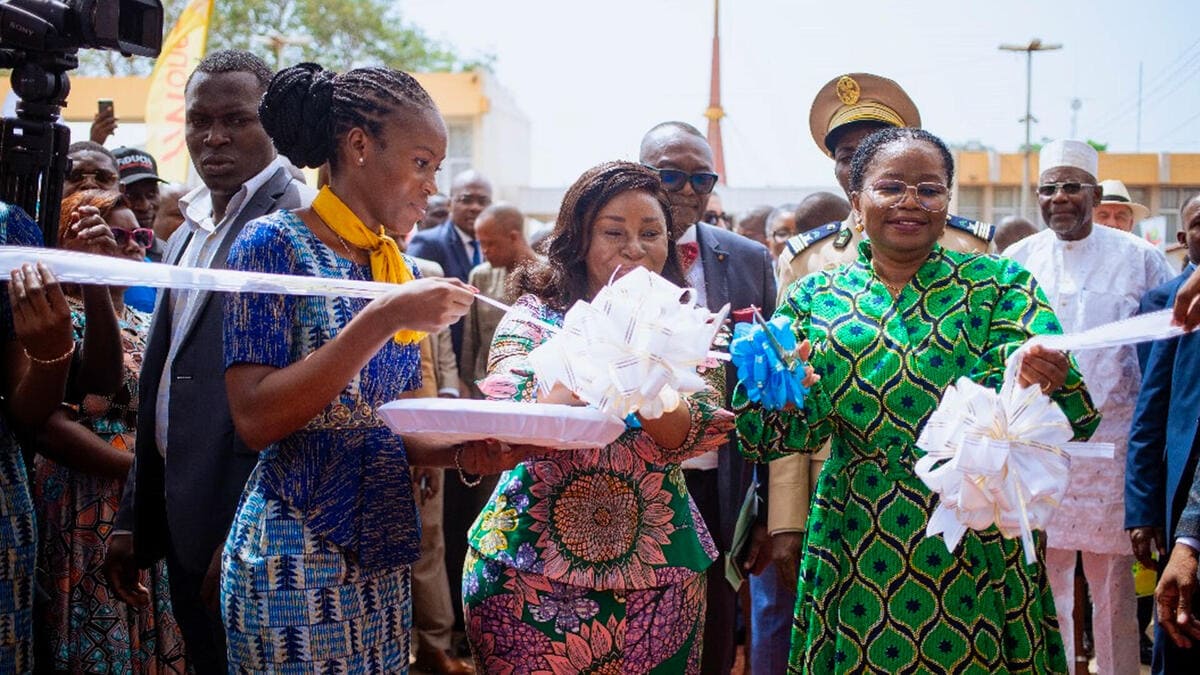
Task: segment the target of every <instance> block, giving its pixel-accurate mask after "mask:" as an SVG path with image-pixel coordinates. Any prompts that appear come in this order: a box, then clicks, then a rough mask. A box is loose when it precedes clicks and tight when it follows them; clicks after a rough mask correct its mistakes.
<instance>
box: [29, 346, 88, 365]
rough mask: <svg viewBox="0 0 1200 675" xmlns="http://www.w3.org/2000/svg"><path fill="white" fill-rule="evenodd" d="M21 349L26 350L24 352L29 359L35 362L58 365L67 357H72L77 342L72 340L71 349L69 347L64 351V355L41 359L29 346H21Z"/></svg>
mask: <svg viewBox="0 0 1200 675" xmlns="http://www.w3.org/2000/svg"><path fill="white" fill-rule="evenodd" d="M21 349H22V350H24V352H25V358H27V359H29V360H30V361H31V362H33V363H35V364H37V365H39V366H56V365H58V364H60V363H62V362H63V361H66V360H67V359H69V358H71V356H72V355H73V354H74V353H75V342H74V341H72V342H71V347H70V349H68V350H67V351H66V352H64V353H63V355H62V356H56V357H54V358H52V359H39V358H38V357H36V356H34V355H33V354H30V353H29V348H28V347H21Z"/></svg>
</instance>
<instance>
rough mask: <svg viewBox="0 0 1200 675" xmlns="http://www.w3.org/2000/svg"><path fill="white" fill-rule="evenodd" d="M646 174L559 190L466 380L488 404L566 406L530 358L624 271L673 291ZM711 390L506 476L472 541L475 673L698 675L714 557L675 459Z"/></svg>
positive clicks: (695, 435) (677, 277)
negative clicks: (606, 438) (482, 373)
mask: <svg viewBox="0 0 1200 675" xmlns="http://www.w3.org/2000/svg"><path fill="white" fill-rule="evenodd" d="M671 231H672V228H671V223H670V209H669V208H668V204H667V200H666V195H665V194H664V193H663V192H662V188H661V185H660V182H659V178H658V176H657V175H656V174H655V173H654V172H653V171H650V170H648V169H646V168H644V167H641V166H640V165H636V164H630V163H627V162H611V163H607V164H602V165H600V166H597V167H595V168H593V169H591V170H589V171H587V172H586V173H584V174H583V176H581V177H580V178H579V180H578V181H576V183H575V185H573V186H572V187H571V189H570V190H569V191H568V192H567V195H566V197H565V198H564V201H563V206H562V209H561V211H560V213H559V217H558V222H557V225H556V226H555V231H554V233H553V234H552V235H551V237H552V238H551V243H550V245H549V254H548V256H547V258H548V259H547V260H546V261H545V262H544V263H535V264H534V265H533V266H532V267H527V268H523V269H522V270H520V271H519V272H518V273H517V277H516V279H515V283H516V284H517V285H518V288H519V289H520V290H521V291H522V292H523V293H524V295H523V296H522V297H521V298H520V299H519V300H518V302H517V304H516V308H515V309H514V310H513V311H512V312H510V313H509V314H508V315H507V316H506V317H505V318H504V320H503V321H502V322H501V323H500V325H499V327H498V328H497V330H496V333H495V337H494V339H493V342H492V347H491V354H490V356H489V359H488V360H489V364H488V372H489V375H488V377H487V378H486V379H484V380H483V381H482V382H481V384H480V387H481V389H482V391H484V393H486V394H487V395H488V396H489V397H491V398H493V399H507V400H516V401H537V402H560V403H562V402H577V400H576V399H575V398H574V397H573V395H571V394H570V393H569V392H566V391H565V390H561V388H556V389H555V390H553V391H551V392H550V393H548V394H547V393H543V392H539V391H538V386H537V382H536V380H535V378H534V377H533V374H532V372H531V370H530V367H529V363H528V359H527V357H528V354H529V352H530V351H531V350H532V349H533V348H535V347H537V346H538V345H539V344H541V343H542V342H544V341H545V340H546V339H547V338H548V337H549V332H548V331H547V329H546V326H545V324H555V325H558V324H561V322H562V318H563V313H564V312H565V311H566V310H567V309H568V308H569V307H570V306H571V305H572V304H574V302H575V301H577V300H587V299H590V298H592V297H594V295H595V294H596V292H597V291H599V290H600V288H602V287H603V286H604V284H605V283H607V282H608V280H609V279H610V278H612V276H613V274H614V273H617V274H619V273H620V270H626V271H628V270H630V269H633V268H635V267H638V266H642V267H645V268H647V269H649V270H651V271H653V272H657V273H661V274H663V275H664V276H665V277H666V278H668V279H671V280H673V281H675V282H676V283H679V284H680V285H682V282H681V273H680V271H679V263H678V260H677V257H676V252H675V243H674V241H673V240H672V238H671V235H670V234H669V233H670V232H671ZM709 372H710V373H711V376H710V377H709V381H710V383H711V386H712V387H713V388H711V389H709V390H707V391H705V392H701V393H698V394H695V395H692V396H688V397H685V402H684V405H681V406H680V407H679V408H677V409H676V410H675V411H673V412H671V413H667V414H666V415H664V416H663V417H662V418H660V419H658V420H645V419H640V418H639V421H638V423H636V424H635V423H631V424H630V428H629V429H627V430H626V431H625V433H624V434H623V435H622V436H621V437H620V438H618V439H617V440H616V441H614V442H613V443H612V444H610V445H608V446H606V447H604V448H600V449H594V450H561V451H555V452H550V453H546V454H544V455H540V456H537V457H533V458H531V459H529V460H526V461H525V462H523V463H522V464H520V465H518V466H517V467H516V468H514V469H512V470H510V471H508V472H506V473H505V474H504V475H503V476H502V477H501V478H500V481H499V484H498V485H497V487H496V491H495V492H494V494H493V495H492V498H491V500H490V501H489V503H488V505H487V506H486V507H485V508H484V510H483V512H482V513H481V514H480V515H479V517H478V518H477V519H476V521H475V524H474V526H473V527H472V529H471V532H470V535H469V537H470V546H471V547H470V549H469V551H468V554H467V560H466V566H465V570H464V577H463V598H464V604H465V605H466V619H467V634H468V637H469V638H470V641H471V647H472V651H473V653H474V657H475V660H476V664H477V666H478V668H479V669H480V670H481V671H482V672H488V673H491V672H512V673H525V672H553V673H577V672H612V673H650V672H660V673H697V672H699V655H700V648H701V638H702V635H701V634H702V629H703V625H704V621H703V616H704V608H705V577H704V570H705V569H707V568H708V566H709V565H711V564H712V561H713V559H714V558H715V557H716V555H717V552H716V550H715V548H714V546H713V543H712V537H711V536H710V535H709V533H708V530H707V529H706V527H705V525H704V522H703V520H702V519H701V518H700V515H699V513H698V512H697V511H696V508H695V505H694V504H693V503H692V501H691V498H690V497H689V496H688V493H687V487H686V486H685V484H684V479H683V475H682V473H681V471H680V469H679V463H680V462H682V461H683V460H685V459H687V458H689V457H692V456H694V455H698V454H701V453H704V452H707V451H709V450H712V449H715V448H716V447H718V446H719V445H720V444H721V443H722V442H723V441H724V439H725V435H726V433H727V432H728V431H729V429H730V428H731V417H730V415H729V413H728V412H726V411H724V410H721V409H720V401H721V393H720V392H719V390H718V389H717V387H719V386H720V385H719V381H721V379H720V377H719V376H720V375H721V371H720V370H713V371H709Z"/></svg>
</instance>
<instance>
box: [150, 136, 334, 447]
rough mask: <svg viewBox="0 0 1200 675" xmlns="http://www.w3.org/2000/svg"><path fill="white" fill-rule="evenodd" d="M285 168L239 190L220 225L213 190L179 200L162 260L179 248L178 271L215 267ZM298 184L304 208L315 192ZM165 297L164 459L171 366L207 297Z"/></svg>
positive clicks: (185, 293)
mask: <svg viewBox="0 0 1200 675" xmlns="http://www.w3.org/2000/svg"><path fill="white" fill-rule="evenodd" d="M284 166H285V164H284V163H283V160H282V159H280V158H279V157H276V158H275V159H274V160H273V161H272V162H271V163H270V164H268V165H267V166H266V168H264V169H263V170H262V171H260V172H258V173H257V174H255V175H254V176H253V177H252V178H250V180H248V181H246V182H245V183H243V184H242V187H241V189H240V190H238V191H237V192H236V193H235V194H234V195H233V197H232V198H231V199H230V200H229V205H228V206H227V207H226V208H225V216H224V217H223V218H222V219H221V221H220V222H213V204H212V191H211V190H209V189H208V188H207V187H205V186H203V185H201V186H200V187H198V188H196V189H195V190H192V191H191V192H189V193H187V194H186V195H184V196H183V197H182V198H181V199H180V200H179V210H180V211H181V212H182V213H183V224H182V225H180V226H179V229H178V230H176V231H175V233H174V234H172V235H171V239H170V241H168V242H167V247H166V251H164V253H163V260H164V261H169V260H173V259H174V257H175V251H176V250H177V249H178V247H180V246H183V247H184V249H183V252H182V254H181V255H180V256H179V258H178V261H177V262H176V263H175V264H176V265H178V266H180V267H201V268H208V267H212V265H213V258H214V257H215V256H216V253H217V250H218V249H220V248H221V244H222V243H223V242H224V240H225V236H226V235H227V234H228V233H229V230H230V228H229V227H228V226H229V224H230V223H232V222H234V221H235V220H237V219H238V216H239V215H241V212H242V209H244V208H245V207H246V204H247V203H248V202H249V201H250V197H252V196H253V195H254V193H256V192H258V190H259V189H260V188H262V186H263V185H265V184H266V183H267V181H268V180H270V179H271V177H272V176H274V175H275V172H276V171H278V170H279V169H280V168H283V167H284ZM295 182H296V183H298V184H299V186H300V194H301V198H302V203H304V204H305V205H307V204H310V203H312V200H313V197H315V196H316V191H315V190H313V189H312V188H309V187H308V186H306V185H304V184H303V183H299V181H295ZM164 295H168V296H169V297H170V306H169V307H167V308H165V310H164V309H162V308H159V307H156V308H155V310H156V311H169V312H170V313H171V346H170V349H169V350H168V351H167V360H166V363H165V364H164V365H163V370H162V376H161V377H160V378H159V381H158V398H157V399H155V408H154V422H155V424H154V440H155V442H156V443H157V444H158V451H159V453H160V454H162V456H163V457H166V455H167V427H168V411H169V410H170V396H171V364H172V363H173V362H174V361H175V356H176V355H177V354H178V352H179V348H180V346H181V345H182V344H183V338H184V337H185V336H186V335H187V327H188V326H190V325H191V324H192V322H193V321H195V319H196V315H197V314H198V313H199V311H200V307H201V305H202V303H201V300H202V298H203V291H195V290H184V289H172V290H171V292H170V293H169V294H165V293H159V295H158V298H159V302H160V303H161V302H162V298H163V296H164ZM223 365H224V364H220V363H214V364H212V367H213V368H221V367H223Z"/></svg>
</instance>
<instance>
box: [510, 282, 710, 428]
mask: <svg viewBox="0 0 1200 675" xmlns="http://www.w3.org/2000/svg"><path fill="white" fill-rule="evenodd" d="M694 301H695V291H693V290H692V289H686V290H685V289H683V288H680V287H679V286H676V285H675V284H673V283H671V282H670V281H667V280H666V279H664V278H662V277H661V276H659V275H657V274H654V273H653V272H650V271H649V270H646V269H645V268H641V267H639V268H636V269H634V270H632V271H630V272H629V273H627V274H626V275H625V276H623V277H621V278H620V279H618V280H617V281H615V282H612V283H610V284H609V285H608V286H605V287H604V288H602V289H601V290H600V292H599V293H597V294H596V297H595V298H593V299H592V301H591V302H584V301H579V302H577V303H575V306H573V307H572V308H571V309H570V310H568V311H567V314H566V316H565V317H563V326H562V329H561V330H560V331H558V332H556V333H555V334H554V335H553V336H552V337H551V338H550V339H549V340H547V341H546V342H543V343H542V344H541V345H539V346H538V347H537V348H535V349H534V350H533V351H532V352H530V353H529V362H530V365H531V366H532V367H533V371H534V373H535V375H536V376H537V379H538V382H539V383H540V385H541V386H542V387H543V388H544V389H545V390H549V389H551V388H553V387H554V385H555V384H559V383H561V384H562V385H563V386H565V387H566V388H567V389H569V390H571V391H572V392H574V393H575V395H576V396H578V397H579V398H580V399H582V400H583V401H584V402H585V403H588V404H590V405H592V406H594V407H596V408H598V409H600V410H602V411H604V412H606V413H608V414H610V415H613V416H615V417H617V418H621V419H623V418H625V417H627V416H629V415H630V414H632V413H635V412H640V413H641V415H642V417H645V418H647V419H655V418H658V417H661V416H662V415H663V413H666V412H670V411H672V410H674V409H675V408H676V407H678V405H679V402H680V395H681V394H686V393H692V392H697V391H702V390H703V389H704V387H705V382H704V378H702V377H701V376H700V375H699V374H698V373H697V368H698V367H699V366H701V365H702V364H703V363H704V362H705V361H706V360H707V359H708V354H709V351H708V350H709V347H710V346H711V345H712V341H713V338H714V337H715V336H716V333H717V330H718V329H719V328H720V327H721V324H722V323H723V322H724V320H725V314H727V313H728V311H729V306H728V305H726V306H725V307H724V308H723V309H722V310H721V312H720V313H719V314H718V315H717V316H715V317H714V316H713V315H712V314H710V313H709V312H708V310H706V309H704V308H702V307H697V306H695V302H694Z"/></svg>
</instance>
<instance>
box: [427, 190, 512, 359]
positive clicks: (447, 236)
mask: <svg viewBox="0 0 1200 675" xmlns="http://www.w3.org/2000/svg"><path fill="white" fill-rule="evenodd" d="M491 204H492V183H491V181H489V180H488V179H487V178H484V176H483V174H481V173H479V172H478V171H475V170H474V169H469V170H467V171H464V172H462V173H460V174H458V175H457V176H455V177H454V180H453V181H452V182H451V184H450V220H447V221H446V222H444V223H442V224H441V225H438V226H437V227H433V228H430V229H428V230H421V231H420V232H417V233H416V234H414V235H413V238H412V241H410V242H409V243H408V254H409V255H412V256H416V257H418V258H424V259H426V260H432V261H433V262H435V263H437V264H439V265H441V266H442V269H443V270H445V271H446V276H448V277H458V278H459V279H461V280H462V281H466V280H467V277H468V276H470V274H471V269H472V268H474V267H475V266H476V265H479V264H482V263H483V249H482V248H480V246H479V240H478V239H476V238H475V219H476V218H478V217H479V214H480V213H483V210H484V209H486V208H487V207H489V206H491ZM462 332H463V322H462V321H458V322H457V323H455V324H454V325H453V326H450V337H451V338H453V341H454V354H455V355H456V356H459V357H461V356H462ZM458 367H459V370H462V368H463V364H462V363H461V362H460V363H459V364H458Z"/></svg>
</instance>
